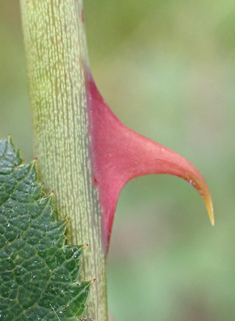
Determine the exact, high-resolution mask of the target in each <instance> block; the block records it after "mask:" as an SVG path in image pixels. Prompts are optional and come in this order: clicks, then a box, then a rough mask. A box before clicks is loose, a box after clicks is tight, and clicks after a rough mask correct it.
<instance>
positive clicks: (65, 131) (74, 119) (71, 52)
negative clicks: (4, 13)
mask: <svg viewBox="0 0 235 321" xmlns="http://www.w3.org/2000/svg"><path fill="white" fill-rule="evenodd" d="M21 10H22V23H23V31H24V38H25V47H26V58H27V69H28V77H29V92H30V100H31V109H32V118H33V129H34V142H35V152H36V155H37V157H38V160H39V161H38V169H39V177H40V179H41V180H42V181H43V182H44V183H45V191H46V192H50V191H52V190H54V191H55V199H56V209H57V212H58V218H59V219H64V218H69V219H70V223H69V233H68V238H69V239H68V242H69V243H72V244H84V243H89V246H88V248H87V250H85V252H84V261H83V271H82V279H83V280H84V281H85V280H91V279H94V278H95V279H96V283H95V284H94V286H93V288H92V290H91V294H90V298H89V302H88V309H87V313H86V314H87V315H86V316H87V317H88V318H95V320H96V321H107V320H108V317H107V298H106V271H105V268H106V267H105V255H104V251H103V249H102V242H101V208H100V204H99V200H98V192H97V189H96V187H95V185H94V182H93V176H92V167H91V159H90V156H89V146H90V135H89V128H88V127H89V124H88V114H87V100H86V89H85V75H84V65H88V56H87V46H86V38H85V31H84V26H83V11H82V10H83V9H82V0H63V1H62V0H21Z"/></svg>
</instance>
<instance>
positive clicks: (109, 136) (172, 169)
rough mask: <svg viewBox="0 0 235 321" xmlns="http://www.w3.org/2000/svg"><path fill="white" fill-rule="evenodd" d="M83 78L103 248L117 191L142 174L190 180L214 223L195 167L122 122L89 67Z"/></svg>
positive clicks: (205, 185) (117, 194) (117, 195)
mask: <svg viewBox="0 0 235 321" xmlns="http://www.w3.org/2000/svg"><path fill="white" fill-rule="evenodd" d="M86 77H87V101H88V110H89V121H90V132H91V141H92V146H91V150H92V151H93V152H92V153H91V158H92V165H93V171H94V175H95V179H97V180H98V182H99V185H98V190H99V199H100V205H101V208H102V236H103V245H104V251H105V252H106V253H107V251H108V247H109V241H110V235H111V229H112V224H113V219H114V213H115V209H116V205H117V200H118V197H119V194H120V191H121V189H122V188H123V186H124V185H125V184H126V183H127V182H128V181H130V180H131V179H133V178H135V177H138V176H141V175H148V174H165V173H167V174H170V175H175V176H178V177H181V178H183V179H185V180H187V181H189V182H190V183H192V185H193V186H194V187H195V188H196V189H197V190H198V192H200V194H201V195H203V198H204V201H205V203H206V206H207V209H208V213H209V216H210V219H211V222H212V224H213V222H214V221H213V219H214V218H213V206H212V201H211V196H210V191H209V188H208V186H207V184H206V181H205V179H204V178H203V176H202V175H201V173H200V172H199V171H198V170H197V169H196V167H195V166H193V165H192V164H191V163H190V162H189V161H188V160H186V159H185V158H184V157H182V156H181V155H179V154H177V153H176V152H174V151H172V150H170V149H169V148H167V147H164V146H163V145H161V144H159V143H156V142H154V141H152V140H150V139H148V138H146V137H144V136H142V135H140V134H138V133H136V132H134V131H133V130H131V129H129V128H128V127H126V126H125V125H123V124H122V123H121V122H120V120H119V119H118V118H117V117H116V116H115V115H114V113H113V112H112V111H111V110H110V108H109V106H108V105H107V104H106V102H105V101H104V99H103V98H102V96H101V95H100V93H99V91H98V89H97V88H96V85H95V83H94V80H93V78H92V76H91V74H90V71H89V70H88V72H87V75H86Z"/></svg>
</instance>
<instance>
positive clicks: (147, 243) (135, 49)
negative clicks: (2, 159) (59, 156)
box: [0, 0, 235, 321]
mask: <svg viewBox="0 0 235 321" xmlns="http://www.w3.org/2000/svg"><path fill="white" fill-rule="evenodd" d="M84 5H85V20H86V29H87V37H88V48H89V54H90V63H91V69H92V72H93V75H94V78H95V80H96V82H97V84H98V86H99V88H100V90H101V92H102V94H103V96H104V97H105V99H106V101H107V102H108V103H109V104H110V106H111V107H112V109H113V111H114V112H115V113H116V114H117V115H118V116H119V118H120V119H121V120H122V121H123V122H124V123H125V124H126V125H128V126H129V127H131V128H132V129H134V130H136V131H138V132H140V133H141V134H143V135H145V136H148V137H150V138H151V139H153V140H156V141H158V142H159V143H161V144H164V145H165V146H167V147H170V148H171V149H173V150H175V151H177V152H179V153H180V154H182V155H183V156H185V157H186V158H188V159H189V160H190V161H191V162H193V163H194V164H195V165H196V166H197V167H198V168H199V170H200V171H201V172H202V174H203V175H204V176H205V178H206V180H207V182H208V185H209V187H210V189H211V193H212V196H213V200H214V207H215V219H216V221H215V222H216V223H215V227H214V228H212V227H211V226H210V223H209V219H208V217H207V212H206V208H205V205H204V203H203V200H202V199H201V198H200V196H199V194H198V193H197V192H196V190H194V189H193V188H192V187H191V186H190V185H188V184H187V183H186V182H185V181H183V180H180V179H177V178H175V177H171V176H166V175H158V176H147V177H141V178H138V179H135V180H133V181H131V182H130V183H128V184H127V186H126V187H125V188H124V189H123V191H122V193H121V196H120V200H119V203H118V207H117V213H116V218H115V223H114V228H113V235H112V240H111V246H110V253H109V258H108V298H109V310H110V313H111V314H112V315H113V316H114V317H115V320H116V321H130V320H135V321H141V320H159V321H171V320H172V321H199V320H200V321H212V320H213V321H221V320H225V321H230V320H231V321H234V320H235V232H234V231H235V209H234V207H235V198H234V192H235V146H234V137H235V126H234V124H235V2H234V0H216V1H214V0H167V1H166V0H145V1H136V0H118V1H117V0H85V4H84ZM9 133H10V134H12V136H13V139H14V142H15V143H16V144H17V146H18V147H20V149H21V151H22V156H23V157H24V158H25V159H26V160H30V159H31V158H32V157H34V154H33V147H32V130H31V116H30V110H29V98H28V90H27V78H26V67H25V57H24V45H23V37H22V30H21V22H20V9H19V1H15V0H7V1H1V2H0V137H1V138H3V137H5V136H6V135H7V134H9Z"/></svg>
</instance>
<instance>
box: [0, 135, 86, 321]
mask: <svg viewBox="0 0 235 321" xmlns="http://www.w3.org/2000/svg"><path fill="white" fill-rule="evenodd" d="M35 164H36V162H35V161H33V162H32V163H31V164H23V162H22V159H21V158H20V156H19V152H18V150H16V148H15V146H14V145H13V144H12V141H11V138H10V137H8V138H7V139H5V140H0V319H1V320H4V321H13V320H14V321H23V320H24V321H26V320H27V321H36V320H47V321H54V320H55V321H58V320H61V321H65V320H66V321H67V320H69V321H75V320H77V318H78V317H80V316H81V315H82V314H83V312H84V309H85V303H86V300H87V297H88V293H89V288H90V286H91V283H92V282H79V281H78V276H79V269H80V259H81V256H82V251H83V249H84V247H85V246H71V245H65V234H64V233H65V230H66V222H64V221H63V222H59V221H57V220H56V215H55V212H54V211H53V207H52V195H51V196H49V197H44V198H41V194H42V188H41V185H40V184H39V183H38V181H37V172H36V167H35Z"/></svg>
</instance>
